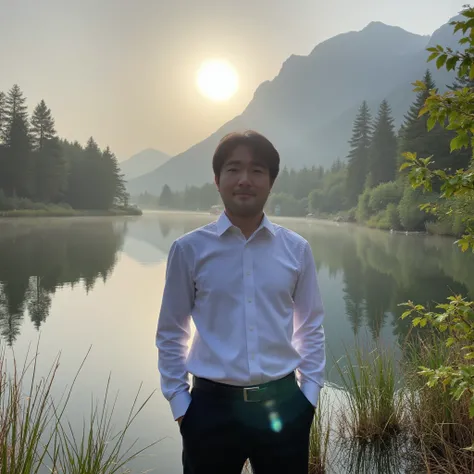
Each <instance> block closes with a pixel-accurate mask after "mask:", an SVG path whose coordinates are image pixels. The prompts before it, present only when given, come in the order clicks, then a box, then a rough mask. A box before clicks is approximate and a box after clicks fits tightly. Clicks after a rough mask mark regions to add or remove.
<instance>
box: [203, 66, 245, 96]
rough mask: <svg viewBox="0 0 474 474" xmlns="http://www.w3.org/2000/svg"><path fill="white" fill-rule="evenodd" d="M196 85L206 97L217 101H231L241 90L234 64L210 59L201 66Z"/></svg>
mask: <svg viewBox="0 0 474 474" xmlns="http://www.w3.org/2000/svg"><path fill="white" fill-rule="evenodd" d="M196 84H197V87H198V89H199V92H201V94H202V95H203V96H204V97H207V98H208V99H211V100H215V101H219V102H220V101H225V100H229V99H230V98H231V97H232V96H233V95H234V94H235V93H236V92H237V89H238V88H239V78H238V76H237V72H236V71H235V69H234V67H233V66H232V64H230V63H229V62H228V61H225V60H222V59H210V60H207V61H204V62H203V63H202V64H201V67H200V68H199V70H198V72H197V79H196Z"/></svg>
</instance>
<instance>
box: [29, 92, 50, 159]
mask: <svg viewBox="0 0 474 474" xmlns="http://www.w3.org/2000/svg"><path fill="white" fill-rule="evenodd" d="M55 136H56V130H55V129H54V119H53V116H52V115H51V110H50V109H48V107H47V106H46V103H45V102H44V100H42V101H41V102H40V103H39V104H38V105H37V106H36V108H35V110H34V112H33V116H32V117H31V139H32V146H33V150H41V149H42V148H43V146H44V143H45V141H46V140H51V139H53V138H54V137H55Z"/></svg>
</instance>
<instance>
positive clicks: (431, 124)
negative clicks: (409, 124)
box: [426, 115, 437, 132]
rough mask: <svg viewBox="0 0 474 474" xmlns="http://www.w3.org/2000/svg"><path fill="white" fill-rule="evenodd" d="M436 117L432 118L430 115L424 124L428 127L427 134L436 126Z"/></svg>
mask: <svg viewBox="0 0 474 474" xmlns="http://www.w3.org/2000/svg"><path fill="white" fill-rule="evenodd" d="M436 122H437V120H436V117H434V116H433V115H431V116H430V117H429V118H428V121H427V123H426V125H427V127H428V132H430V131H431V130H433V128H434V126H435V125H436Z"/></svg>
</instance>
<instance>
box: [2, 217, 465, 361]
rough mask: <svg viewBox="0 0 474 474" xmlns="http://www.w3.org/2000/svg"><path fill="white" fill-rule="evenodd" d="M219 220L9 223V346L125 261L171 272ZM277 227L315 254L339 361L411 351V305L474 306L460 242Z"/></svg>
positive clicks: (5, 267)
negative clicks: (353, 349)
mask: <svg viewBox="0 0 474 474" xmlns="http://www.w3.org/2000/svg"><path fill="white" fill-rule="evenodd" d="M213 219H214V216H207V215H198V214H194V215H193V214H180V213H177V214H171V213H150V214H146V215H145V216H143V217H142V218H135V219H108V220H107V219H106V220H104V219H100V220H94V219H65V220H61V219H57V220H54V221H48V222H47V223H46V222H44V221H41V222H39V221H34V220H18V221H6V222H2V223H1V227H0V332H1V334H2V336H3V338H4V339H5V340H6V341H8V343H9V344H12V343H13V342H14V341H15V338H16V337H17V336H18V334H19V331H20V329H21V325H22V323H23V320H24V318H25V315H28V317H29V319H30V320H31V322H32V323H33V324H34V326H35V327H36V328H40V327H41V325H42V324H43V323H44V322H45V321H46V319H47V317H48V314H49V310H50V307H51V303H52V298H53V297H54V294H55V291H56V289H57V288H59V287H61V286H64V285H70V286H71V287H74V285H76V284H78V283H79V282H82V283H83V285H84V286H85V288H86V289H87V291H90V290H92V289H93V287H94V284H95V282H96V281H97V280H98V279H101V280H102V281H104V282H106V281H107V278H108V277H109V276H110V275H111V273H112V272H113V271H114V267H115V264H116V262H117V258H118V254H119V252H120V251H122V250H123V251H124V252H125V253H126V254H127V255H128V256H130V257H132V258H133V259H135V260H136V261H138V262H140V263H141V264H156V263H162V262H164V261H165V260H166V257H167V254H168V251H169V248H170V246H171V244H172V242H173V241H174V240H175V239H176V238H177V237H179V236H180V235H182V234H184V233H187V232H189V231H191V230H193V229H195V228H196V227H198V226H200V225H203V224H205V223H206V222H210V221H211V220H213ZM275 221H276V222H277V223H278V222H281V223H282V224H283V225H285V226H288V227H290V228H292V229H294V230H295V231H297V232H299V233H301V234H302V235H303V236H304V237H305V238H306V239H308V241H309V242H310V244H311V248H312V250H313V254H314V258H315V261H316V265H317V268H318V272H319V274H320V285H321V289H322V291H323V299H324V301H325V306H326V313H327V319H326V326H327V333H328V345H329V347H330V349H334V351H333V352H334V353H335V354H336V355H339V354H341V353H342V352H344V351H341V346H340V343H348V342H349V340H350V339H354V338H359V337H366V338H367V339H369V340H379V339H381V338H383V337H385V338H387V337H388V338H389V341H388V342H389V343H393V342H394V340H395V339H397V340H398V342H401V343H403V341H404V339H405V337H406V336H407V334H408V332H409V331H410V329H411V327H410V322H409V321H408V320H405V321H402V320H401V318H400V316H401V314H402V312H403V308H401V307H400V306H399V304H400V303H401V302H404V301H407V300H410V299H411V300H414V301H417V302H420V303H423V304H426V305H430V304H431V305H433V302H440V301H443V300H444V299H445V298H446V297H447V296H449V295H450V294H452V293H461V294H464V295H469V296H470V297H474V271H473V270H474V258H473V256H472V255H467V254H463V253H462V252H461V251H460V250H459V249H458V248H457V247H456V246H455V245H453V242H452V240H450V239H445V238H436V237H427V236H419V235H408V236H407V235H404V234H390V233H385V232H378V231H373V230H369V229H363V228H357V227H354V226H345V225H341V226H339V225H331V224H321V223H316V222H314V221H305V220H301V219H300V220H296V219H295V220H289V219H275ZM341 313H342V314H341ZM383 331H385V332H384V334H383ZM331 334H332V336H331ZM336 335H337V338H336ZM344 339H345V340H344Z"/></svg>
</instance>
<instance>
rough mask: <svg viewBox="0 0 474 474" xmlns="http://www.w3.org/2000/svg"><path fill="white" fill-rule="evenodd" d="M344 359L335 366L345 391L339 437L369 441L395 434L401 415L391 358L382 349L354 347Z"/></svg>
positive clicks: (393, 365)
mask: <svg viewBox="0 0 474 474" xmlns="http://www.w3.org/2000/svg"><path fill="white" fill-rule="evenodd" d="M345 360H346V363H344V364H342V362H341V361H338V362H337V363H336V369H337V371H338V373H339V376H340V379H341V382H342V386H343V387H342V388H343V389H344V390H343V392H342V393H343V394H344V400H343V401H342V404H343V409H342V410H341V413H340V415H339V429H340V434H341V436H342V437H350V438H352V439H363V440H366V441H370V440H374V439H378V438H383V437H384V436H390V435H392V434H394V433H396V432H398V431H399V430H400V427H401V424H402V416H403V413H402V403H401V402H402V397H401V396H400V394H399V392H397V390H396V376H395V361H394V358H393V357H392V356H391V355H389V354H388V352H387V351H385V350H381V349H378V348H376V349H374V350H371V351H370V352H369V351H366V350H364V349H363V348H362V347H359V346H356V347H355V349H354V354H353V356H351V355H350V354H349V352H348V351H347V350H346V355H345Z"/></svg>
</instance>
